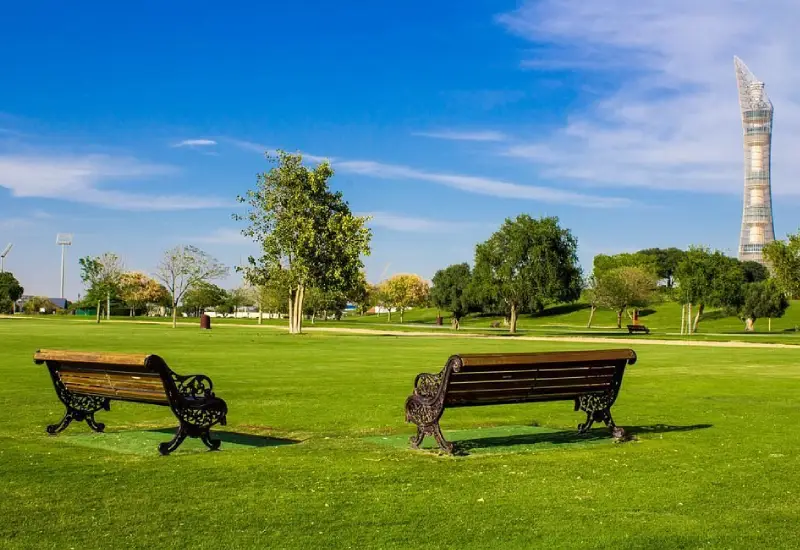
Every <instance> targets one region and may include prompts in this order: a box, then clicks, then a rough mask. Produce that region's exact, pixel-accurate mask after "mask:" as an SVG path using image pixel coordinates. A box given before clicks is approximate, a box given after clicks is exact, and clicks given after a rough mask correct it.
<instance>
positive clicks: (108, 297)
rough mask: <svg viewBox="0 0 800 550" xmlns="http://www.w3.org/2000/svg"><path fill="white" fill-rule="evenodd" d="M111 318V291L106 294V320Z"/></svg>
mask: <svg viewBox="0 0 800 550" xmlns="http://www.w3.org/2000/svg"><path fill="white" fill-rule="evenodd" d="M109 319H111V293H107V294H106V321H108V320H109Z"/></svg>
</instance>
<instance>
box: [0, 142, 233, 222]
mask: <svg viewBox="0 0 800 550" xmlns="http://www.w3.org/2000/svg"><path fill="white" fill-rule="evenodd" d="M176 172H177V170H176V169H175V168H174V167H172V166H167V165H161V164H151V163H146V162H142V161H140V160H138V159H135V158H132V157H113V156H108V155H86V156H29V155H0V187H5V188H6V189H8V190H9V191H10V192H11V195H12V196H14V197H20V198H47V199H60V200H66V201H72V202H79V203H85V204H91V205H95V206H102V207H105V208H112V209H118V210H187V209H198V208H217V207H229V206H231V204H229V203H228V202H227V201H222V200H220V199H217V198H203V197H198V196H195V195H147V194H137V193H129V192H124V191H117V190H113V189H107V188H104V187H103V185H104V184H107V182H108V181H111V180H130V179H145V178H150V177H154V176H165V175H172V174H175V173H176Z"/></svg>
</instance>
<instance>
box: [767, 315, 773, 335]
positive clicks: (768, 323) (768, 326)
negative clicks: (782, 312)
mask: <svg viewBox="0 0 800 550" xmlns="http://www.w3.org/2000/svg"><path fill="white" fill-rule="evenodd" d="M767 331H768V332H772V317H770V318H768V319H767Z"/></svg>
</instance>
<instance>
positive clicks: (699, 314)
mask: <svg viewBox="0 0 800 550" xmlns="http://www.w3.org/2000/svg"><path fill="white" fill-rule="evenodd" d="M705 309H706V305H705V304H700V305H699V306H697V315H695V317H694V325H693V326H692V332H697V323H699V322H700V317H702V315H703V311H704V310H705Z"/></svg>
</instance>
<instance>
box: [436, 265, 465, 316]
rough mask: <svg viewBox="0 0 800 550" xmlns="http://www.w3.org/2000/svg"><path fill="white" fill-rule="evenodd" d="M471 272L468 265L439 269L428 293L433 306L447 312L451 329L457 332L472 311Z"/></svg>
mask: <svg viewBox="0 0 800 550" xmlns="http://www.w3.org/2000/svg"><path fill="white" fill-rule="evenodd" d="M471 283H472V271H471V270H470V268H469V264H467V263H462V264H454V265H451V266H449V267H446V268H444V269H440V270H439V271H437V272H436V274H435V275H434V276H433V287H432V288H431V291H430V297H431V302H432V303H433V305H434V306H435V307H437V308H439V309H442V310H444V311H449V312H450V315H451V318H452V323H453V328H454V329H456V330H458V328H459V326H460V324H461V319H462V318H464V317H465V316H466V315H468V314H469V313H470V312H471V311H472V310H473V307H474V306H473V304H474V301H473V300H472V298H471V296H470V288H471Z"/></svg>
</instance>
